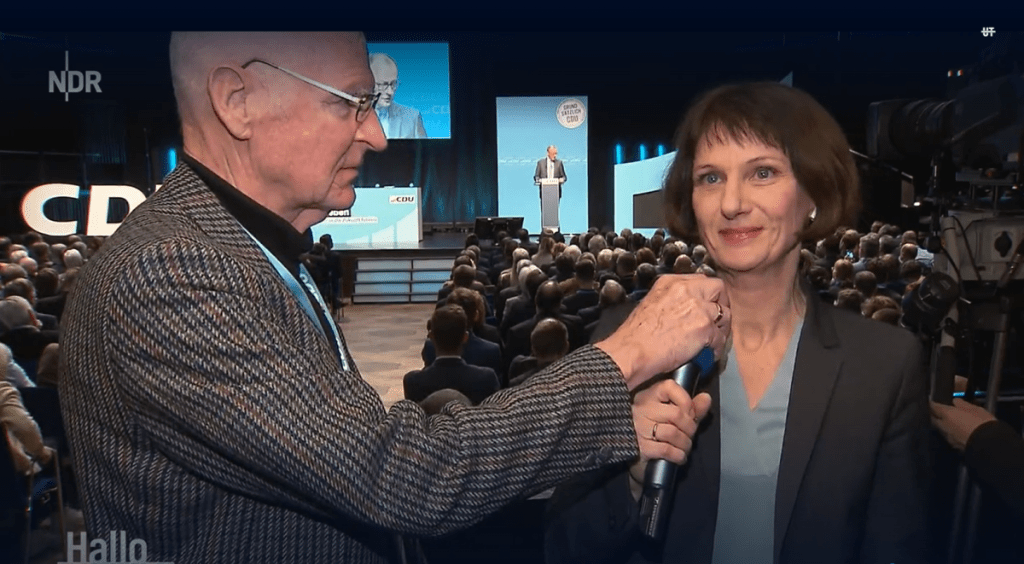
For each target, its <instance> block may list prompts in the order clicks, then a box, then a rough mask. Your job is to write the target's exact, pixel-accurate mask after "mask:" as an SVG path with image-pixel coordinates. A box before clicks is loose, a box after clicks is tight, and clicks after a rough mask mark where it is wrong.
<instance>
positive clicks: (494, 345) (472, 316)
mask: <svg viewBox="0 0 1024 564" xmlns="http://www.w3.org/2000/svg"><path fill="white" fill-rule="evenodd" d="M445 302H446V305H456V306H459V307H461V308H462V311H463V312H465V314H466V320H467V322H468V323H469V338H468V339H466V343H465V344H464V345H463V347H462V354H461V355H460V356H462V360H465V361H466V363H467V364H472V365H473V366H483V367H485V368H490V369H492V370H494V372H495V373H497V374H498V377H499V379H500V380H501V381H502V383H504V382H505V379H504V377H503V374H504V370H503V369H502V363H501V359H502V345H501V337H500V335H499V334H498V330H497V329H496V328H494V327H491V326H490V325H487V324H486V323H484V321H483V313H482V312H481V308H482V307H483V305H484V299H483V296H481V295H480V293H479V292H476V291H474V290H470V289H468V288H456V289H455V290H453V291H452V293H451V294H449V295H448V297H447V298H446V300H445ZM442 307H443V306H442ZM495 339H497V340H495ZM436 351H437V349H435V348H434V341H433V340H431V339H429V338H428V339H427V340H426V341H425V342H424V343H423V351H422V352H421V353H420V356H421V357H422V358H423V366H430V365H431V364H433V362H434V359H435V358H436V357H437V352H436Z"/></svg>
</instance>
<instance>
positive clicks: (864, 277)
mask: <svg viewBox="0 0 1024 564" xmlns="http://www.w3.org/2000/svg"><path fill="white" fill-rule="evenodd" d="M853 287H854V288H856V289H857V290H859V291H860V293H861V294H863V295H864V298H865V299H867V298H870V297H871V296H874V295H875V292H876V291H877V290H878V279H877V278H876V277H875V273H874V272H871V271H870V270H864V271H861V272H858V273H857V274H855V275H854V276H853Z"/></svg>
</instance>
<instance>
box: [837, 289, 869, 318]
mask: <svg viewBox="0 0 1024 564" xmlns="http://www.w3.org/2000/svg"><path fill="white" fill-rule="evenodd" d="M863 304H864V294H862V293H861V292H860V290H858V289H856V288H844V289H842V290H839V295H838V296H837V297H836V303H835V306H836V307H837V308H839V309H847V310H850V311H852V312H854V313H856V314H858V315H860V308H861V305H863Z"/></svg>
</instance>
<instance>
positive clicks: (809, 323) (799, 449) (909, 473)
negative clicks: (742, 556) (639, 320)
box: [546, 297, 929, 564]
mask: <svg viewBox="0 0 1024 564" xmlns="http://www.w3.org/2000/svg"><path fill="white" fill-rule="evenodd" d="M807 305H808V308H807V315H806V317H805V320H804V327H803V333H802V334H801V337H800V343H799V348H798V351H797V359H796V366H795V369H794V374H793V383H792V389H791V393H790V408H789V414H788V419H787V422H786V431H785V437H784V439H783V441H784V442H783V447H782V459H781V462H780V466H779V477H778V488H777V493H776V505H775V562H776V563H778V564H783V563H790V562H793V563H797V562H801V563H803V562H829V563H840V562H851V563H852V562H857V563H872V564H878V563H885V564H888V563H890V562H925V561H926V558H927V542H926V522H927V515H926V492H927V476H928V471H929V470H928V468H929V464H928V453H927V449H926V442H927V433H928V429H929V420H928V403H927V395H926V394H927V381H926V377H925V375H924V370H923V366H924V365H923V363H922V356H921V347H920V345H919V344H918V341H917V339H916V338H915V337H914V336H913V335H912V334H911V333H910V332H909V331H907V330H905V329H900V328H896V327H892V326H890V325H886V324H883V323H879V322H877V321H871V320H867V319H864V318H862V317H861V316H859V315H855V314H852V313H849V312H845V311H840V310H837V309H836V308H834V307H832V306H828V305H825V304H822V303H821V302H819V301H818V300H817V299H816V298H813V297H809V298H808V299H807ZM708 391H709V392H710V393H711V397H712V399H713V405H712V408H711V409H712V411H711V413H712V415H711V416H710V417H708V418H707V419H706V420H705V422H704V423H705V425H704V426H703V427H702V429H701V431H700V432H699V434H698V436H697V437H696V439H695V443H694V447H693V450H692V451H691V453H690V456H689V460H688V461H687V462H686V464H685V465H684V466H683V467H682V468H681V469H680V471H679V473H678V475H677V479H678V481H677V484H676V491H675V499H674V502H673V505H674V511H673V512H672V513H671V514H670V517H669V523H668V528H667V531H666V534H665V539H666V540H665V541H664V543H662V544H658V543H650V544H647V543H645V542H643V541H642V540H641V538H640V535H639V529H638V517H637V503H636V502H635V501H634V500H633V497H632V495H631V494H630V493H629V486H628V479H629V478H628V473H627V472H625V471H624V469H622V470H619V471H618V472H614V471H612V472H608V471H604V472H595V473H592V474H590V475H589V476H587V477H585V478H583V479H577V480H574V481H571V482H570V483H569V484H567V485H566V486H564V487H560V488H559V489H558V491H557V492H556V494H555V497H554V499H553V500H552V507H551V512H550V513H551V518H550V520H549V523H548V527H547V542H546V545H547V546H546V551H547V556H548V562H549V564H553V563H568V562H574V563H575V562H588V563H593V564H598V563H612V562H631V563H635V562H665V563H669V562H680V563H687V564H708V563H710V562H711V561H712V550H713V545H714V537H715V524H716V515H717V511H718V488H719V481H720V460H721V451H720V442H719V432H720V418H718V417H715V416H714V413H716V412H718V411H719V409H720V406H719V404H718V398H719V394H718V379H717V378H715V379H713V380H712V381H711V385H710V386H709V389H708Z"/></svg>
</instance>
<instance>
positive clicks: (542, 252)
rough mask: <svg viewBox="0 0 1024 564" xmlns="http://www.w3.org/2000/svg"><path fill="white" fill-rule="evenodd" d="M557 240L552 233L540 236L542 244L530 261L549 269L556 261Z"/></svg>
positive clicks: (540, 267) (545, 269)
mask: <svg viewBox="0 0 1024 564" xmlns="http://www.w3.org/2000/svg"><path fill="white" fill-rule="evenodd" d="M554 248H555V240H554V239H552V238H551V236H550V235H543V236H541V238H540V245H539V248H538V249H537V253H536V254H535V255H533V256H531V257H530V261H531V262H533V264H535V265H536V266H537V268H539V269H541V270H543V271H545V272H546V271H547V269H548V267H550V266H551V265H552V264H554V262H555V254H554Z"/></svg>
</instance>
